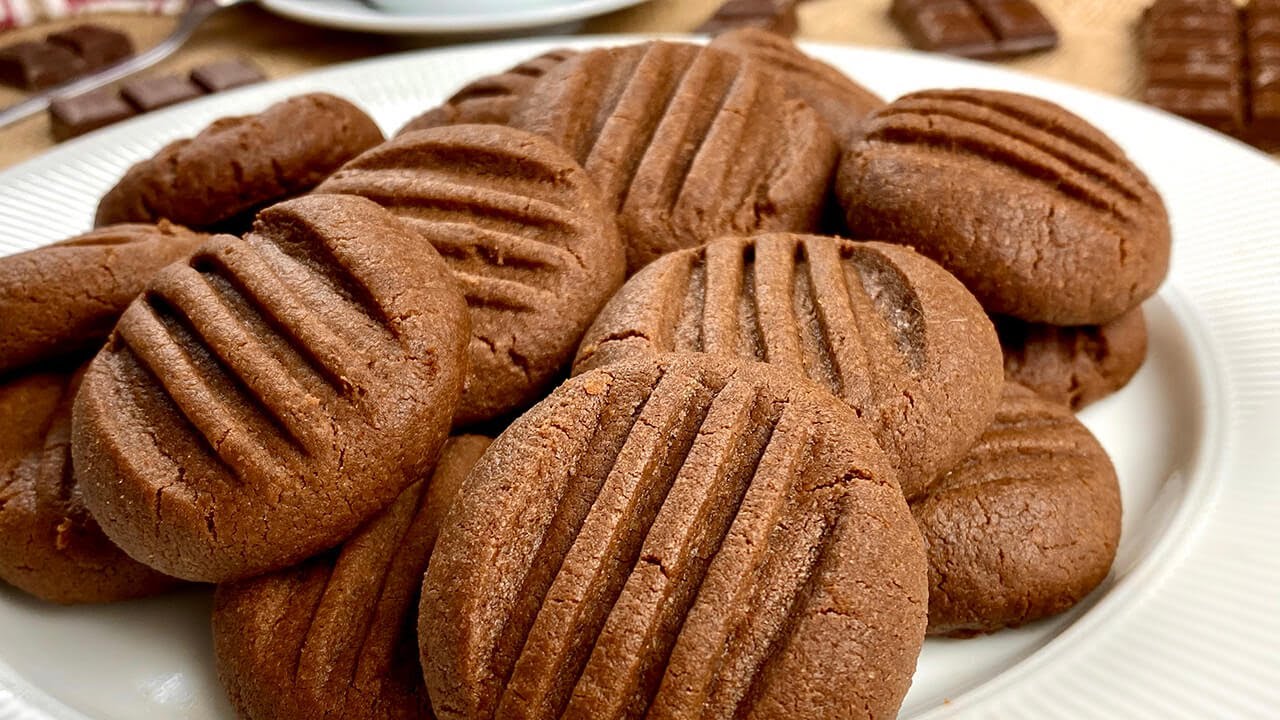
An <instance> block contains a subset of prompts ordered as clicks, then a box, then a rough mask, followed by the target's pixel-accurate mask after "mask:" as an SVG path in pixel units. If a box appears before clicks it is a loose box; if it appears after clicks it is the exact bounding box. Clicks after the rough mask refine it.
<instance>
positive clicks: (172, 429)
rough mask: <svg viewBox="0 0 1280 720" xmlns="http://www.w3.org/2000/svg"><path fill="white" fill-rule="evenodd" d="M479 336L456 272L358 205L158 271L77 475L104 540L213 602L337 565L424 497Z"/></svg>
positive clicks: (99, 374) (303, 201)
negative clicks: (378, 517) (326, 555)
mask: <svg viewBox="0 0 1280 720" xmlns="http://www.w3.org/2000/svg"><path fill="white" fill-rule="evenodd" d="M469 334H470V326H469V322H468V316H467V312H466V305H465V304H464V302H463V300H462V296H461V294H460V293H459V292H458V290H457V288H456V285H455V283H454V282H453V280H452V278H451V277H450V276H449V274H448V270H447V269H446V268H445V266H444V263H443V262H442V261H441V260H440V258H439V256H438V255H437V254H436V253H435V251H434V250H432V249H431V248H430V247H427V246H425V245H424V244H423V243H422V241H421V240H420V238H418V236H417V234H416V233H414V232H413V231H412V230H410V229H409V228H408V227H406V226H405V225H404V224H403V223H401V222H400V221H399V220H397V219H396V218H395V217H393V216H392V215H391V214H390V213H388V212H387V211H385V210H383V209H382V208H380V207H378V206H377V205H375V204H373V203H371V202H369V201H367V200H362V199H360V198H353V197H345V196H337V195H313V196H308V197H304V198H299V199H296V200H290V201H287V202H283V203H280V204H278V205H275V206H273V207H271V208H268V209H267V210H264V211H263V212H262V213H261V214H259V215H258V220H257V222H256V223H255V224H254V230H253V232H251V233H249V234H247V235H246V236H245V237H244V238H243V239H240V238H234V237H230V236H217V237H215V238H213V239H211V240H210V241H209V242H207V243H205V244H204V245H203V246H201V248H200V249H199V250H197V251H196V253H195V254H194V255H193V256H192V257H191V259H190V261H188V262H185V263H178V264H174V265H171V266H169V267H168V268H165V269H164V270H163V271H161V272H160V273H159V274H158V275H156V277H155V278H154V279H153V280H152V281H151V283H150V285H149V286H148V288H147V291H146V292H145V293H144V294H143V295H142V296H141V297H139V298H138V299H137V300H135V301H134V302H133V304H132V305H130V306H129V309H128V310H126V311H125V314H124V316H123V317H122V318H121V319H120V322H119V324H118V325H117V326H116V329H115V332H113V333H112V335H111V338H110V339H109V340H108V341H107V345H106V347H105V348H104V349H103V350H102V352H100V353H99V354H98V357H97V358H96V359H94V361H93V363H92V364H91V365H90V366H89V370H88V372H87V373H86V375H85V379H84V385H83V387H82V388H81V390H80V393H79V396H78V397H77V399H76V407H75V422H74V427H73V433H72V456H73V457H74V458H75V466H76V471H77V473H78V474H79V475H80V480H81V483H82V486H83V490H84V497H85V504H86V505H87V506H88V508H89V509H90V511H92V512H93V515H94V517H96V518H97V519H98V522H99V523H100V524H101V525H102V528H103V530H105V531H106V533H107V535H108V536H109V537H110V538H111V539H112V540H113V541H115V542H116V543H117V544H118V545H120V546H121V547H122V548H124V549H125V551H127V552H128V553H129V554H130V555H132V556H133V557H135V558H137V559H139V560H141V561H143V562H145V563H147V564H148V565H150V566H152V567H154V568H157V569H159V570H161V571H163V572H166V573H168V574H171V575H175V576H178V577H182V578H186V579H191V580H204V581H210V582H220V581H226V580H232V579H237V578H242V577H247V576H250V575H256V574H259V573H262V572H266V571H269V570H275V569H278V568H281V567H285V566H287V565H290V564H292V563H295V562H297V561H299V560H302V559H303V558H307V557H310V556H311V555H314V554H315V553H317V552H319V551H321V550H325V549H327V548H330V547H333V546H334V545H336V544H337V543H339V542H341V541H342V540H344V539H345V538H346V537H347V536H348V535H350V534H351V532H352V531H354V530H355V529H356V528H357V527H359V526H360V525H361V524H362V523H364V522H365V521H366V520H368V519H369V518H370V517H372V516H373V515H375V514H376V513H377V512H378V511H380V510H382V508H384V507H386V505H387V504H388V503H390V502H391V501H392V500H393V499H395V497H396V496H397V495H399V494H400V492H401V491H402V490H404V489H405V488H406V487H407V486H408V485H409V484H410V483H412V482H413V481H414V480H415V479H417V478H420V477H422V475H423V473H424V472H425V470H426V469H427V468H429V467H430V466H431V463H433V462H434V460H435V455H436V453H437V452H438V451H439V448H440V444H441V443H443V442H444V440H445V436H446V433H447V432H448V429H449V423H450V421H451V420H452V416H453V411H454V408H455V406H456V403H457V401H458V398H459V396H460V395H461V393H462V380H463V376H464V375H465V369H466V355H465V352H466V343H467V337H468V336H469Z"/></svg>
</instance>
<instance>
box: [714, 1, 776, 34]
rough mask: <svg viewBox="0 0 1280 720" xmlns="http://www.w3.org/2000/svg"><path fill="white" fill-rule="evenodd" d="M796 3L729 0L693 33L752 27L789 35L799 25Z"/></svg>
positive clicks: (720, 31) (715, 32)
mask: <svg viewBox="0 0 1280 720" xmlns="http://www.w3.org/2000/svg"><path fill="white" fill-rule="evenodd" d="M797 4H798V2H797V0H729V1H728V2H726V3H725V4H724V5H721V6H720V9H719V10H716V14H715V15H712V16H711V17H710V18H708V19H707V21H706V22H704V23H702V24H701V25H699V26H698V28H697V29H696V30H694V32H698V33H705V34H707V35H719V34H720V33H722V32H728V31H730V30H738V29H740V28H745V27H753V28H758V29H760V30H768V31H769V32H772V33H777V34H778V35H782V36H785V37H790V36H792V35H795V34H796V29H797V27H798V25H799V21H798V20H797V18H796V5H797Z"/></svg>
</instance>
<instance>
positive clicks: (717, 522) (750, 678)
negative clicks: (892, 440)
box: [422, 360, 922, 718]
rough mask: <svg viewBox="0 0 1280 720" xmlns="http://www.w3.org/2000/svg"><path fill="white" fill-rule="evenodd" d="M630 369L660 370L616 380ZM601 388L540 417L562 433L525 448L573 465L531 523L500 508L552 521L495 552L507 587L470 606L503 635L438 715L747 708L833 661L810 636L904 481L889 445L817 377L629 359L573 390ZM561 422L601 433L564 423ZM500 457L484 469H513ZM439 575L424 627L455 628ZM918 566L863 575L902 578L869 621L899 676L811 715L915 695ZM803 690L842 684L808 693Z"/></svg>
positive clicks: (536, 421)
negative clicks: (886, 457)
mask: <svg viewBox="0 0 1280 720" xmlns="http://www.w3.org/2000/svg"><path fill="white" fill-rule="evenodd" d="M695 362H703V361H701V360H698V361H695ZM715 362H719V361H715ZM743 367H746V366H743ZM755 367H757V368H762V366H755ZM611 372H617V373H620V374H624V375H625V374H632V375H635V374H643V375H644V379H643V382H641V383H636V384H630V385H628V384H627V383H625V382H617V383H613V382H611V380H610V373H611ZM767 372H776V371H773V370H771V369H770V370H767ZM583 389H585V394H586V395H587V396H588V399H587V400H586V402H585V404H584V405H582V406H579V407H575V408H574V410H573V411H572V416H571V417H570V416H569V414H567V413H566V411H565V408H563V407H557V400H558V398H557V397H556V396H555V395H553V396H552V398H551V399H549V400H548V401H546V402H545V403H544V404H542V405H539V406H538V407H537V408H535V410H533V411H531V416H530V415H527V416H526V418H527V420H523V421H522V422H529V423H530V424H531V426H532V428H531V429H534V431H535V432H542V430H541V428H546V431H547V432H552V431H556V432H555V439H554V442H555V446H554V447H548V448H546V449H545V450H544V449H541V448H539V449H532V450H531V451H530V454H529V455H525V454H524V453H522V454H521V456H522V457H525V458H526V459H527V461H529V462H531V463H532V466H531V467H537V466H539V464H540V463H541V462H543V461H544V459H545V458H544V457H543V456H544V455H545V453H546V452H551V453H554V455H555V457H556V460H555V467H554V468H552V467H548V468H547V472H551V473H554V478H552V477H548V478H547V479H546V481H547V482H549V484H548V486H547V487H545V488H543V490H545V491H546V492H549V493H551V495H549V496H547V497H546V498H545V499H543V500H541V501H538V502H536V503H535V504H536V505H538V506H543V507H539V508H536V509H530V510H527V511H525V512H520V513H519V514H520V515H521V516H522V517H521V518H520V519H519V520H517V519H515V518H509V517H507V516H505V515H504V514H502V513H499V514H498V515H497V518H496V520H497V521H498V522H499V523H509V522H513V521H515V522H538V521H534V520H532V518H533V517H534V515H535V514H538V515H541V517H543V518H545V522H546V524H545V526H539V527H540V530H539V531H538V533H537V535H538V539H537V542H536V544H535V545H532V546H529V547H528V548H527V550H526V549H524V548H522V549H520V550H517V551H515V552H514V553H513V555H511V556H507V557H503V558H498V559H497V560H496V561H494V562H496V563H497V565H496V567H495V568H494V571H495V572H497V573H500V574H501V577H503V578H505V579H504V580H503V581H502V582H503V584H504V587H503V589H502V590H500V591H499V592H500V593H501V594H502V595H503V596H504V597H501V598H498V597H494V598H492V599H486V600H485V606H484V607H483V608H475V610H476V611H477V612H478V613H479V614H478V615H476V616H472V617H471V619H470V620H469V623H470V624H471V625H472V626H474V627H475V628H477V630H476V631H475V632H476V633H477V634H478V635H480V636H481V637H482V638H485V640H482V641H481V642H485V643H487V642H489V641H491V642H492V644H491V645H488V644H486V645H484V646H482V648H481V649H478V650H477V651H476V652H477V653H479V654H478V655H470V656H469V661H473V662H474V663H475V664H474V665H471V664H470V662H469V664H468V667H467V668H466V670H465V672H466V677H456V676H455V677H440V676H439V675H435V676H434V679H435V680H436V684H434V685H433V684H432V681H433V672H438V670H437V671H433V670H432V669H430V668H429V669H428V684H429V687H431V689H432V691H433V698H434V699H435V701H436V711H437V714H439V715H440V716H441V717H449V718H453V717H466V718H489V717H524V718H552V717H564V718H621V717H638V716H641V715H644V716H648V717H653V718H685V717H707V718H717V717H720V718H730V717H741V716H743V715H744V714H745V713H747V712H748V711H750V710H751V708H752V707H753V705H759V706H768V705H770V703H772V702H776V701H779V700H780V699H781V696H786V695H788V693H789V692H791V690H788V689H787V688H786V687H785V686H787V685H788V684H790V685H791V689H792V690H794V689H795V688H797V687H801V686H806V684H807V683H808V682H809V681H810V680H811V678H810V677H809V676H808V675H807V673H808V672H812V671H813V670H814V668H813V667H812V666H810V665H808V664H807V663H812V662H819V661H817V660H815V659H814V658H812V657H807V656H805V653H804V652H803V651H800V650H797V651H796V653H795V654H792V652H791V649H794V648H795V647H797V646H804V645H806V644H807V643H809V642H813V641H814V640H815V637H816V635H820V634H822V630H820V629H819V627H818V626H820V625H822V621H817V622H814V618H815V617H821V616H822V615H823V613H824V612H825V611H823V610H819V609H818V608H819V607H828V608H830V611H831V612H837V613H838V612H839V610H836V609H835V608H832V607H831V606H830V605H829V603H831V602H833V598H832V597H831V595H830V593H831V588H830V587H828V586H827V585H826V583H827V582H829V581H830V577H829V576H830V575H832V574H841V573H842V572H843V571H839V570H836V569H834V567H833V566H834V565H837V564H840V563H843V562H845V560H837V559H836V557H837V556H843V555H844V553H845V552H846V550H848V547H846V546H845V544H846V543H851V542H856V541H855V540H854V539H853V536H854V535H855V534H857V533H858V530H855V529H854V526H855V525H860V523H861V521H860V520H852V519H851V517H850V516H851V515H857V514H858V513H859V512H861V511H862V510H865V509H866V507H868V506H869V505H871V504H874V503H875V501H874V500H872V499H871V498H872V496H878V495H879V494H880V492H881V491H884V492H885V495H884V497H886V498H888V497H894V498H897V497H900V495H896V494H895V493H897V490H896V487H894V486H893V485H892V484H890V485H889V486H887V487H886V486H885V485H884V483H883V480H882V479H880V477H879V476H880V473H881V472H882V471H883V470H884V468H883V466H880V467H877V461H876V460H875V459H874V455H876V454H877V451H876V450H875V449H874V443H873V442H872V441H871V440H870V438H869V437H867V436H865V435H862V434H861V433H862V431H861V430H860V429H857V426H856V425H855V424H854V418H853V416H852V414H849V415H847V416H845V417H847V418H848V420H847V421H846V420H837V421H832V420H831V416H830V415H827V414H825V413H824V412H823V411H822V410H821V409H819V408H817V407H815V406H814V405H813V404H812V402H813V401H812V399H810V398H808V397H806V396H804V393H803V392H797V393H795V394H794V395H791V396H787V395H786V394H785V392H780V391H779V387H778V385H777V384H771V383H770V382H760V381H758V380H752V379H750V378H748V377H742V376H733V375H732V374H730V376H728V377H723V376H722V377H719V378H716V377H714V373H709V374H708V376H706V377H699V376H698V375H697V374H696V373H693V372H690V371H688V370H687V369H682V370H677V371H672V372H664V371H663V369H661V368H655V367H653V366H649V367H644V368H643V369H640V370H637V368H636V367H635V366H627V367H626V368H624V369H618V368H616V367H615V368H612V369H605V370H602V371H598V372H595V373H592V374H590V375H587V376H583V377H580V378H577V379H575V380H573V381H571V382H570V383H569V385H567V386H565V388H562V389H561V391H559V393H567V394H570V395H572V394H575V393H577V392H579V391H581V390H583ZM804 392H810V391H808V390H806V391H804ZM837 415H839V413H837ZM562 421H567V422H570V423H572V424H574V426H575V427H577V428H579V429H583V428H592V431H590V432H575V430H573V429H560V428H559V427H558V424H559V423H560V422H562ZM846 422H847V423H848V424H846ZM827 423H830V424H827ZM842 433H843V437H842V438H837V437H833V435H834V434H842ZM548 440H550V438H548ZM849 442H851V443H852V445H858V444H861V445H862V447H863V448H866V449H867V450H868V452H869V453H870V454H871V456H870V457H868V458H865V462H867V463H868V464H866V465H858V464H857V461H853V462H852V463H851V462H850V461H851V460H853V458H851V456H850V455H848V454H845V453H847V449H846V450H840V449H836V448H835V447H833V446H840V445H841V444H842V443H849ZM502 443H503V440H502V439H499V441H497V443H495V446H494V447H495V448H498V446H499V445H501V444H502ZM845 447H846V448H847V447H850V446H849V445H846V446H845ZM493 452H494V448H491V454H492V453H493ZM498 452H499V457H500V456H501V453H502V452H503V450H501V449H499V450H498ZM486 459H489V457H488V456H486ZM486 459H482V460H481V463H480V464H479V465H478V466H477V469H476V470H475V471H473V481H474V478H475V476H477V475H479V476H482V477H483V476H485V475H486V474H487V473H491V472H494V471H495V470H497V469H498V468H497V467H496V466H494V467H490V466H487V465H486ZM491 462H500V461H499V460H491ZM503 467H506V466H505V465H504V466H503ZM872 488H876V489H875V490H872ZM477 490H478V488H474V489H473V492H474V491H477ZM520 492H529V490H521V491H520ZM864 503H865V504H864ZM859 508H861V510H859ZM459 512H460V511H459V510H458V509H456V508H455V516H456V515H458V514H459ZM884 512H885V513H886V517H885V518H883V519H876V520H875V521H874V524H875V525H876V526H877V527H878V528H879V529H880V530H882V531H884V532H885V533H886V535H892V536H895V537H896V536H897V533H898V532H899V531H900V530H901V528H898V527H897V525H896V524H895V522H894V520H893V519H892V516H893V514H894V513H893V511H890V510H885V511H884ZM542 513H547V514H545V515H542ZM461 514H462V515H463V516H465V514H466V510H462V511H461ZM455 519H456V518H455ZM494 532H496V533H501V532H503V529H502V528H499V527H496V526H495V528H494ZM880 541H883V538H881V540H880ZM880 541H876V542H873V543H870V545H874V544H877V542H880ZM838 546H839V547H840V549H839V550H836V548H837V547H838ZM882 549H883V548H882ZM437 557H439V556H437ZM490 561H491V559H490V558H488V557H486V558H485V559H484V560H483V561H482V562H490ZM909 564H910V563H908V565H909ZM453 567H454V566H453V565H452V564H446V565H441V566H439V568H440V569H439V570H438V572H440V573H441V574H447V573H450V572H451V571H452V568H453ZM846 569H847V568H846ZM436 571H437V566H436V565H435V564H433V567H432V570H430V571H429V574H428V579H427V583H426V596H424V621H423V625H422V628H423V630H422V632H424V633H433V632H435V631H436V630H437V626H436V625H435V624H434V622H433V620H431V619H430V618H431V617H432V612H433V611H432V610H431V609H430V608H431V605H430V603H432V602H440V601H445V602H447V599H446V598H445V596H443V595H440V593H441V592H445V590H444V588H441V587H440V586H438V585H435V584H433V577H434V574H433V573H434V572H436ZM883 572H885V573H886V574H890V575H891V573H889V572H888V571H887V570H884V571H883ZM910 574H911V573H910V572H909V571H908V572H907V573H906V575H905V576H901V577H892V576H891V577H864V578H862V579H861V580H860V581H859V582H861V583H863V584H861V585H858V587H861V588H868V585H875V586H876V587H875V589H874V590H869V591H871V592H874V593H883V595H881V596H880V597H881V598H882V599H883V602H884V606H883V607H879V608H870V609H867V612H866V614H865V615H863V616H862V621H865V623H866V625H865V626H864V628H865V629H866V630H867V631H868V632H870V633H871V634H873V635H881V633H883V635H881V639H882V640H883V641H884V644H883V645H881V646H879V647H877V648H876V649H874V650H872V649H869V648H868V649H867V652H868V653H869V654H879V653H884V656H883V657H882V658H881V659H882V660H883V659H885V658H892V662H886V665H887V666H886V667H879V668H878V671H881V672H883V673H884V675H883V678H884V679H885V681H886V683H887V686H888V687H890V688H892V689H889V690H887V691H886V690H885V688H879V687H876V688H867V687H864V686H862V685H860V684H859V683H858V682H857V681H854V682H851V683H850V685H849V686H847V687H844V688H842V689H841V690H840V691H839V698H838V699H833V698H832V697H829V696H828V697H817V698H815V697H808V698H806V699H805V700H804V701H801V702H800V703H799V705H800V707H799V711H800V712H802V714H803V713H804V712H805V711H806V710H807V711H815V712H817V714H816V715H806V716H812V717H827V716H832V717H834V715H831V714H830V713H831V709H832V707H836V706H840V705H842V704H843V703H845V702H849V703H850V705H853V704H855V703H856V701H854V700H850V698H853V697H858V696H862V695H863V694H864V693H865V697H861V698H860V699H861V700H863V701H868V702H871V703H873V704H878V703H880V702H889V703H894V702H896V701H897V699H900V695H898V692H899V689H898V688H897V687H895V686H896V685H897V683H898V681H899V680H901V679H902V678H899V677H896V676H895V674H894V673H895V668H894V667H893V665H894V663H895V662H896V661H897V660H899V659H900V658H899V657H898V650H899V649H900V647H898V646H899V644H903V645H908V644H910V640H909V637H910V636H911V634H912V631H911V630H910V629H909V627H910V626H911V625H912V622H911V621H909V620H907V619H906V616H907V615H909V614H910V612H908V611H906V610H905V608H906V607H907V606H909V605H910V604H911V603H912V602H915V601H919V600H921V599H922V598H919V597H918V596H914V595H912V592H911V590H910V589H908V587H906V586H910V585H911V582H912V581H911V580H910V579H909V578H910ZM904 585H905V586H904ZM480 592H484V590H480ZM486 597H487V596H486ZM898 612H904V613H905V614H904V615H902V616H901V617H899V618H898V619H899V620H901V621H903V623H904V624H903V626H902V627H880V626H877V624H878V623H879V622H882V621H884V620H885V618H884V617H883V616H882V613H883V615H889V616H892V615H894V614H895V613H898ZM489 623H494V626H495V627H494V628H492V629H491V628H490V627H489ZM842 632H843V629H836V628H834V627H833V628H830V636H828V637H827V638H826V640H827V641H829V642H832V643H834V644H835V645H844V643H845V642H846V641H847V640H849V638H847V637H844V636H843V635H841V633H842ZM898 633H901V635H899V634H898ZM833 636H834V637H833ZM855 642H856V641H855ZM424 643H425V646H424V647H425V648H426V650H425V652H428V653H430V652H432V651H434V650H435V646H434V645H433V644H432V643H433V639H432V638H431V637H430V636H424ZM802 656H803V657H802ZM855 656H856V653H849V655H845V656H839V655H838V656H835V657H830V658H827V661H829V662H830V663H831V666H829V667H828V670H830V669H831V668H832V667H834V666H835V665H841V664H843V663H846V662H850V661H851V662H852V665H853V666H858V665H861V658H860V657H855ZM429 661H430V658H429V657H428V660H426V661H424V662H429ZM870 662H874V660H871V661H870ZM851 669H852V668H851V667H849V666H846V670H851ZM457 683H464V684H467V683H474V684H475V687H473V688H471V689H469V690H467V691H464V692H475V695H473V696H472V698H473V699H474V702H475V704H474V705H473V706H469V707H465V708H464V707H457V706H455V705H453V704H451V703H452V702H453V697H454V696H453V695H452V694H449V693H441V692H439V690H440V689H442V688H443V687H448V686H455V684H457ZM901 689H902V690H905V686H903V687H902V688H901ZM803 692H811V693H814V694H816V695H819V696H821V695H823V694H824V693H825V692H826V691H825V689H823V688H808V689H807V690H804V691H797V694H802V693H803ZM886 695H887V696H888V699H886V697H885V696H886ZM895 696H896V699H895ZM868 698H870V700H868ZM468 702H469V701H468ZM806 703H810V704H809V705H807V706H806ZM895 707H896V705H895ZM759 710H760V708H759V707H757V708H756V711H757V712H759ZM760 714H761V715H762V716H766V717H767V716H771V713H769V712H762V713H760Z"/></svg>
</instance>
